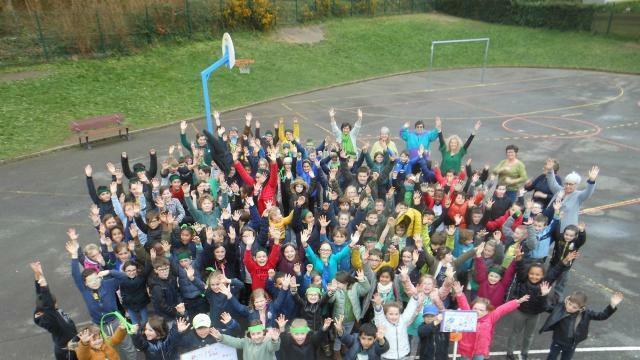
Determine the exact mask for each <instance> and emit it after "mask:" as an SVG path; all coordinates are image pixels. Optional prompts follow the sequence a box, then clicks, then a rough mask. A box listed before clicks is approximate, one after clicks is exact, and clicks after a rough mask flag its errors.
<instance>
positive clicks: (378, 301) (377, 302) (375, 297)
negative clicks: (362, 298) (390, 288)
mask: <svg viewBox="0 0 640 360" xmlns="http://www.w3.org/2000/svg"><path fill="white" fill-rule="evenodd" d="M371 301H373V303H374V304H375V305H376V306H378V307H380V306H382V297H380V294H379V293H375V294H374V295H373V298H372V299H371Z"/></svg>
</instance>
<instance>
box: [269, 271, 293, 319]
mask: <svg viewBox="0 0 640 360" xmlns="http://www.w3.org/2000/svg"><path fill="white" fill-rule="evenodd" d="M266 290H267V292H268V293H269V295H270V296H271V298H272V299H277V298H278V296H279V295H280V293H281V292H283V291H284V292H290V291H289V290H287V291H285V290H282V289H279V288H277V287H276V286H275V284H274V282H273V280H271V279H267V285H266ZM278 310H279V311H278V313H277V314H275V316H276V318H277V317H278V316H279V315H280V314H284V316H285V317H286V318H287V319H294V318H296V317H297V315H298V304H296V302H295V300H294V299H293V296H291V295H290V296H285V298H284V302H283V303H282V306H280V309H278Z"/></svg>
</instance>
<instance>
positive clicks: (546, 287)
mask: <svg viewBox="0 0 640 360" xmlns="http://www.w3.org/2000/svg"><path fill="white" fill-rule="evenodd" d="M550 291H551V285H550V284H549V282H548V281H543V282H542V283H541V284H540V294H541V295H542V296H547V295H549V292H550Z"/></svg>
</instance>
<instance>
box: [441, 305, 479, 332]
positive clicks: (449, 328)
mask: <svg viewBox="0 0 640 360" xmlns="http://www.w3.org/2000/svg"><path fill="white" fill-rule="evenodd" d="M477 324H478V313H476V312H475V311H469V310H447V311H445V312H444V315H443V317H442V322H441V323H440V331H442V332H475V331H476V325H477Z"/></svg>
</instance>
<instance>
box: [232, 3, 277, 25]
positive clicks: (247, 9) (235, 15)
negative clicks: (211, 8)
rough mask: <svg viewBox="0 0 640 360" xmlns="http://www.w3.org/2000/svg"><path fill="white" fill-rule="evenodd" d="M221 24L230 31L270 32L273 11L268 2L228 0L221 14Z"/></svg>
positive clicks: (273, 16)
mask: <svg viewBox="0 0 640 360" xmlns="http://www.w3.org/2000/svg"><path fill="white" fill-rule="evenodd" d="M222 19H223V24H224V26H225V27H228V28H231V29H238V28H250V29H255V30H261V31H268V30H270V29H271V28H272V27H273V25H274V22H275V11H274V8H273V5H272V4H271V3H270V2H269V0H253V1H252V3H251V5H250V4H249V2H248V1H246V0H229V1H228V2H227V3H226V5H225V8H224V10H223V12H222Z"/></svg>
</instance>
